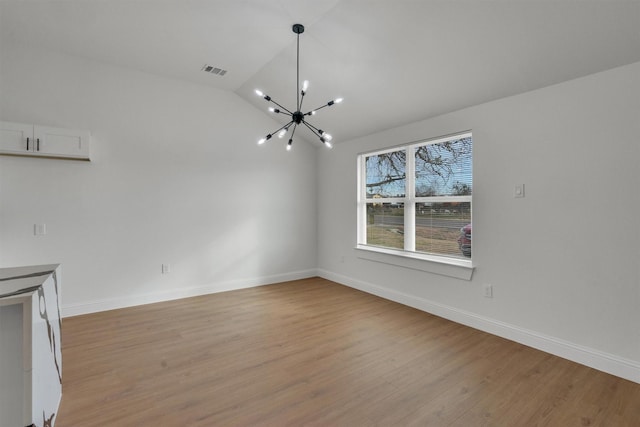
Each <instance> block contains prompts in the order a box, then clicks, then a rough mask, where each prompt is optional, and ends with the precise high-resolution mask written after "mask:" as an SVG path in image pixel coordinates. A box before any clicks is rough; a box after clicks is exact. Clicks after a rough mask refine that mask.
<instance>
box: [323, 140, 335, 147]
mask: <svg viewBox="0 0 640 427" xmlns="http://www.w3.org/2000/svg"><path fill="white" fill-rule="evenodd" d="M324 145H326V146H327V148H333V145H331V143H330V142H329V141H325V142H324Z"/></svg>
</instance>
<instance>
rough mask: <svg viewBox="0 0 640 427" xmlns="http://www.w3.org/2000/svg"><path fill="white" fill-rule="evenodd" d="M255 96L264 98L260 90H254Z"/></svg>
mask: <svg viewBox="0 0 640 427" xmlns="http://www.w3.org/2000/svg"><path fill="white" fill-rule="evenodd" d="M256 95H258V96H264V93H262V91H261V90H260V89H256Z"/></svg>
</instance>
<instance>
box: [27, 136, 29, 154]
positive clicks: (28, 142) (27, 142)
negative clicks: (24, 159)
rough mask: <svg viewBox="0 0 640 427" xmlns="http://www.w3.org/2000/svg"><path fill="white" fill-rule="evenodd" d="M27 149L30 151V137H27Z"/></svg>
mask: <svg viewBox="0 0 640 427" xmlns="http://www.w3.org/2000/svg"><path fill="white" fill-rule="evenodd" d="M27 151H29V137H27Z"/></svg>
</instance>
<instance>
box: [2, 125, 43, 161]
mask: <svg viewBox="0 0 640 427" xmlns="http://www.w3.org/2000/svg"><path fill="white" fill-rule="evenodd" d="M34 147H35V145H34V140H33V125H27V124H24V123H12V122H0V152H2V153H7V154H22V155H24V154H34V153H33V151H34Z"/></svg>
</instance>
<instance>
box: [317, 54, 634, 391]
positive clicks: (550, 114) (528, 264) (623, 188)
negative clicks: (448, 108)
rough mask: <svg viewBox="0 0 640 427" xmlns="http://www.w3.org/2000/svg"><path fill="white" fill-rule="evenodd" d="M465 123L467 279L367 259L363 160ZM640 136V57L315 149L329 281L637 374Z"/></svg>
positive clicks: (322, 259)
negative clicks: (359, 169) (360, 229)
mask: <svg viewBox="0 0 640 427" xmlns="http://www.w3.org/2000/svg"><path fill="white" fill-rule="evenodd" d="M428 95H429V94H428V93H425V94H424V96H428ZM468 129H471V130H472V131H473V139H474V166H473V167H474V193H473V225H474V227H473V261H474V264H475V266H476V268H475V271H474V274H473V277H472V280H471V281H465V280H458V279H454V278H450V277H445V276H441V275H434V274H430V273H425V272H421V271H417V270H411V269H406V268H401V267H396V266H393V265H388V264H383V263H377V262H372V261H368V260H364V259H360V258H358V251H356V250H354V249H353V248H354V246H355V244H356V203H355V198H356V156H357V154H358V153H360V152H364V151H368V150H373V149H378V148H382V147H386V146H392V145H397V144H400V143H406V142H409V141H416V140H420V139H426V138H432V137H436V136H439V135H445V134H450V133H454V132H459V131H465V130H468ZM639 138H640V63H636V64H632V65H629V66H626V67H622V68H617V69H613V70H610V71H607V72H604V73H600V74H595V75H592V76H588V77H585V78H581V79H578V80H573V81H570V82H566V83H563V84H560V85H556V86H552V87H548V88H545V89H542V90H537V91H534V92H529V93H525V94H522V95H519V96H514V97H510V98H506V99H502V100H499V101H495V102H491V103H488V104H484V105H480V106H476V107H472V108H468V109H465V110H462V111H458V112H455V113H451V114H447V115H444V116H441V117H437V118H434V119H430V120H425V121H422V122H418V123H413V124H410V125H407V126H402V127H399V128H396V129H391V130H388V131H385V132H382V133H377V134H374V135H370V136H367V137H363V138H359V139H355V140H352V141H349V142H345V143H341V144H336V147H335V148H334V150H332V151H331V152H320V153H319V163H318V171H319V172H318V173H319V195H318V220H319V225H318V230H319V232H318V236H319V253H318V256H319V268H320V271H321V275H323V276H325V277H328V278H331V279H334V280H336V281H339V282H342V283H345V284H348V285H351V286H354V287H358V288H360V289H364V290H367V291H369V292H373V293H377V294H379V295H383V296H386V297H388V298H391V299H395V300H398V301H402V302H404V303H407V304H410V305H414V306H416V307H420V308H422V309H425V310H427V311H432V312H434V313H437V314H439V315H443V316H445V317H449V318H452V319H455V320H458V321H461V322H463V323H467V324H470V325H473V326H475V327H478V328H480V329H485V330H488V331H490V332H493V333H497V334H500V335H503V336H507V337H509V338H512V339H516V340H519V341H520V342H525V343H527V344H530V345H534V346H536V347H538V348H542V349H546V350H547V351H552V352H555V353H556V354H560V355H562V356H565V357H569V358H572V359H574V360H577V361H580V362H582V363H586V364H591V365H592V366H596V367H598V368H600V369H603V370H608V371H610V372H612V373H616V374H618V375H621V376H625V377H628V378H632V379H634V380H635V381H638V382H640V267H639V265H640V245H639V244H638V242H640V231H639V229H640V223H639V221H638V218H639V214H638V212H639V210H640V196H639V195H640V191H638V189H639V187H640V168H639V167H638V164H639V158H640V143H639ZM516 184H525V186H526V188H525V194H526V197H525V198H524V199H515V198H514V197H513V192H514V186H515V185H516ZM342 257H344V262H342ZM483 284H491V285H493V287H494V298H492V299H487V298H483V296H482V285H483ZM592 359H593V360H592ZM594 360H595V361H594Z"/></svg>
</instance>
